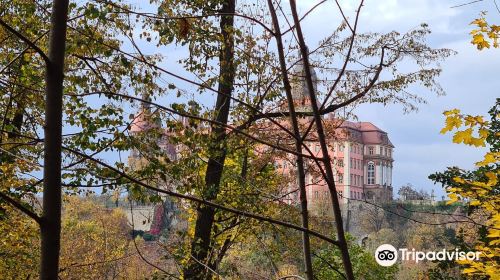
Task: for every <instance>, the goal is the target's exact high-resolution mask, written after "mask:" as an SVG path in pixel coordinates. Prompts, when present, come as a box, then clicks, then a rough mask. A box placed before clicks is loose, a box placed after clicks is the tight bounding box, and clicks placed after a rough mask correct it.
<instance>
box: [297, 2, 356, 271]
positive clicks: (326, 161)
mask: <svg viewBox="0 0 500 280" xmlns="http://www.w3.org/2000/svg"><path fill="white" fill-rule="evenodd" d="M290 8H291V11H292V16H293V21H294V24H295V28H296V31H297V39H298V41H299V45H300V51H301V55H302V60H303V62H304V71H305V79H306V84H307V88H308V91H309V97H310V100H311V107H312V109H313V115H314V121H315V123H316V130H317V133H318V140H319V142H320V146H321V151H322V154H323V165H324V169H325V173H326V178H325V180H326V183H327V185H328V189H329V191H330V197H331V200H332V205H333V216H334V218H335V226H336V229H337V238H338V242H339V244H338V245H339V249H340V251H341V254H342V262H343V264H344V270H345V273H346V277H347V279H348V280H354V273H353V270H352V264H351V259H350V257H349V250H348V247H347V241H346V239H345V233H344V226H343V224H342V213H341V211H340V204H339V199H338V195H337V190H336V188H335V181H334V176H333V169H332V164H331V158H330V154H329V153H328V147H327V145H326V137H325V132H324V130H323V123H322V119H321V114H320V112H319V108H318V103H317V100H316V93H315V91H314V85H313V81H312V78H311V69H310V67H309V57H308V55H309V54H308V50H307V46H306V43H305V41H304V36H303V34H302V28H301V25H300V19H299V16H298V15H297V7H296V4H295V0H290Z"/></svg>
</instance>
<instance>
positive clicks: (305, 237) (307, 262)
mask: <svg viewBox="0 0 500 280" xmlns="http://www.w3.org/2000/svg"><path fill="white" fill-rule="evenodd" d="M267 3H268V6H269V12H270V14H271V18H272V22H273V27H274V32H275V38H276V44H277V48H278V55H279V61H280V68H281V74H282V78H283V84H284V87H285V93H286V97H287V101H288V111H289V112H290V123H291V124H292V127H293V134H294V137H295V150H296V151H297V157H296V163H297V182H298V185H299V190H300V208H301V220H302V227H304V228H307V229H308V228H309V213H308V210H307V194H306V181H305V171H304V158H303V157H302V136H301V133H300V130H299V124H298V119H297V114H296V112H295V104H294V103H293V101H294V100H293V96H292V88H291V85H290V80H289V78H288V73H287V66H286V61H285V54H284V47H283V40H282V38H281V30H280V26H279V22H278V16H277V15H276V10H275V9H274V6H273V2H272V0H268V1H267ZM302 248H303V255H304V268H305V272H306V277H307V280H313V279H314V273H313V270H312V259H311V242H310V238H309V234H308V233H307V232H302Z"/></svg>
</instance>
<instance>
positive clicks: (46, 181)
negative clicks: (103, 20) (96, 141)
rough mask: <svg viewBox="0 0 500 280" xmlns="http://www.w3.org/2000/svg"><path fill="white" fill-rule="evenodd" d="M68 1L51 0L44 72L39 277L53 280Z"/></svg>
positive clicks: (56, 257)
mask: <svg viewBox="0 0 500 280" xmlns="http://www.w3.org/2000/svg"><path fill="white" fill-rule="evenodd" d="M67 18H68V0H54V1H53V3H52V16H51V23H50V24H51V25H50V39H49V50H48V52H49V53H48V58H49V59H48V61H47V67H46V75H45V143H44V144H45V146H44V147H45V150H44V170H43V216H42V224H41V238H42V252H41V267H40V279H42V280H49V279H50V280H56V279H58V272H59V250H60V240H61V140H62V135H61V134H62V106H63V102H62V96H63V79H64V55H65V45H66V22H67Z"/></svg>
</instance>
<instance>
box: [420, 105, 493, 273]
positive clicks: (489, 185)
mask: <svg viewBox="0 0 500 280" xmlns="http://www.w3.org/2000/svg"><path fill="white" fill-rule="evenodd" d="M489 114H490V120H485V118H484V117H483V116H473V115H467V114H463V113H461V112H460V110H458V109H453V110H449V111H446V112H444V115H445V116H446V126H445V127H444V128H443V129H442V130H441V132H442V133H447V132H450V131H453V142H454V143H457V144H465V145H468V146H473V147H485V146H486V145H488V151H487V152H486V153H485V155H484V158H483V160H481V161H479V162H477V163H476V167H477V169H476V170H474V171H464V170H461V169H459V168H449V169H448V170H447V171H444V172H440V173H436V174H433V175H431V176H430V178H431V179H432V180H434V181H435V182H438V183H441V184H443V186H445V187H446V191H447V193H448V197H449V198H450V200H449V201H448V203H449V204H450V203H454V202H457V201H463V202H465V203H467V204H468V205H469V207H470V209H469V211H472V212H476V213H479V214H480V216H482V217H485V218H486V223H484V224H483V223H481V221H480V220H478V221H477V222H478V223H479V227H477V228H476V229H477V231H478V234H479V236H480V238H479V239H477V240H476V242H475V244H474V249H476V250H477V251H479V252H481V256H482V257H481V261H480V262H473V261H460V262H459V263H460V264H461V265H463V266H465V268H464V269H463V273H464V274H466V275H470V276H473V277H490V278H492V279H494V278H495V277H497V276H498V275H499V274H500V270H499V267H500V266H499V262H498V259H499V256H500V207H499V205H500V204H499V203H500V195H499V187H500V184H499V175H500V141H499V139H500V137H499V135H500V99H497V100H496V103H495V105H494V106H493V107H492V108H491V110H490V111H489ZM481 232H482V233H483V234H481ZM471 249H472V248H471Z"/></svg>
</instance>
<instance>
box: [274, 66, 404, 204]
mask: <svg viewBox="0 0 500 280" xmlns="http://www.w3.org/2000/svg"><path fill="white" fill-rule="evenodd" d="M294 73H295V75H293V78H292V96H293V98H294V99H295V101H294V103H295V105H296V110H297V111H299V112H300V111H311V110H312V109H311V108H310V102H309V95H308V89H307V86H306V84H305V80H304V79H303V73H304V70H303V66H302V65H301V64H300V63H299V64H298V65H297V66H296V67H295V68H294ZM312 78H313V82H314V84H315V87H317V85H316V84H317V78H316V73H315V71H314V69H312ZM310 122H312V119H311V117H305V118H302V119H301V120H300V123H301V124H302V127H307V126H308V124H309V123H310ZM324 126H325V132H326V135H327V143H328V152H329V155H330V158H331V159H332V165H333V166H334V168H335V172H334V173H335V185H336V189H337V193H338V194H339V197H340V198H341V203H342V204H344V205H346V204H347V203H348V202H353V201H359V200H370V201H376V202H385V201H389V200H392V195H393V187H392V173H393V166H394V165H393V164H394V159H393V152H394V145H393V144H392V143H391V141H390V140H389V137H388V135H387V133H386V132H385V131H383V130H381V129H380V128H378V127H377V126H375V125H374V124H372V123H370V122H351V121H346V120H341V119H338V118H335V117H334V116H333V114H332V115H329V116H325V118H324ZM309 134H310V135H308V136H307V137H306V140H305V143H306V145H307V146H308V147H309V150H310V151H311V152H312V153H313V154H315V155H316V156H318V157H322V153H321V148H320V144H319V142H318V141H316V140H315V137H316V135H315V133H314V131H313V132H310V133H309ZM304 152H305V151H304ZM275 165H276V166H277V167H278V168H279V170H280V171H281V172H283V174H284V175H288V176H290V178H292V180H291V183H289V186H288V191H287V194H288V195H287V196H286V201H287V202H288V203H290V204H298V203H299V191H298V189H297V188H298V187H297V185H296V183H295V178H296V168H295V166H294V165H295V158H294V157H293V156H286V157H285V158H279V159H277V160H276V164H275ZM305 179H306V192H307V198H308V205H309V206H310V208H311V209H312V210H316V211H315V212H324V213H328V212H327V209H325V208H328V207H329V205H330V195H329V192H328V187H327V186H326V183H325V182H324V181H323V180H322V176H321V174H320V173H319V172H318V171H317V168H316V167H315V164H314V163H313V162H312V161H311V160H309V161H308V162H307V163H306V178H305Z"/></svg>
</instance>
